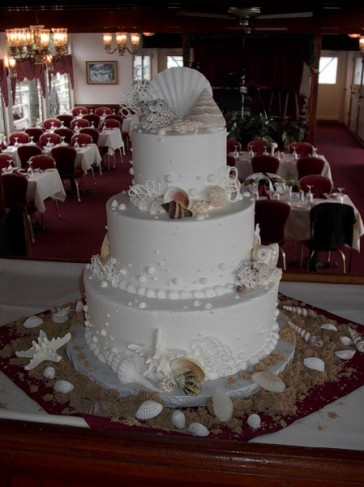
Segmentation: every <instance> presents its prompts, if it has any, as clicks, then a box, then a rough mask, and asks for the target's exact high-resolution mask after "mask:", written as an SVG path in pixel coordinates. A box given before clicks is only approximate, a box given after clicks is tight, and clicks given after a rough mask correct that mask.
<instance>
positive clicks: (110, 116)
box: [104, 113, 125, 127]
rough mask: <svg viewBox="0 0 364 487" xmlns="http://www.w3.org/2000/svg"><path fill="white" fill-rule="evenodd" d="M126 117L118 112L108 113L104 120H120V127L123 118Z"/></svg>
mask: <svg viewBox="0 0 364 487" xmlns="http://www.w3.org/2000/svg"><path fill="white" fill-rule="evenodd" d="M124 118H125V117H122V116H121V115H117V114H116V113H111V114H110V115H106V117H105V118H104V121H106V120H118V122H119V123H120V127H121V126H122V123H123V120H124Z"/></svg>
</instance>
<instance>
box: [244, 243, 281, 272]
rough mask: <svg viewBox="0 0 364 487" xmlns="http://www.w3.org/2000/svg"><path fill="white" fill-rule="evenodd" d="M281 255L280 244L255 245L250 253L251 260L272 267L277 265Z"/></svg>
mask: <svg viewBox="0 0 364 487" xmlns="http://www.w3.org/2000/svg"><path fill="white" fill-rule="evenodd" d="M278 256H279V245H278V244H270V245H255V246H254V247H253V248H252V250H251V254H250V258H251V260H253V261H255V262H261V263H262V264H266V265H267V266H268V267H269V268H270V269H274V267H276V266H277V262H278Z"/></svg>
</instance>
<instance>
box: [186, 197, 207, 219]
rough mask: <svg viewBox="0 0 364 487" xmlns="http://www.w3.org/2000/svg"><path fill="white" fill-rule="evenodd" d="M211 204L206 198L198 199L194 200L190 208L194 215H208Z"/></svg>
mask: <svg viewBox="0 0 364 487" xmlns="http://www.w3.org/2000/svg"><path fill="white" fill-rule="evenodd" d="M209 208H210V205H209V204H208V202H207V201H205V200H198V201H194V202H193V203H192V204H191V206H190V208H189V209H190V210H191V211H192V213H193V214H194V215H207V213H208V212H209Z"/></svg>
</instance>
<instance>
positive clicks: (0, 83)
mask: <svg viewBox="0 0 364 487" xmlns="http://www.w3.org/2000/svg"><path fill="white" fill-rule="evenodd" d="M0 89H1V93H2V96H3V99H4V105H5V106H6V107H7V106H8V105H9V92H8V77H7V69H6V67H5V63H4V60H3V59H0Z"/></svg>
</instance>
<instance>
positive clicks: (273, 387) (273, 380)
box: [252, 370, 286, 392]
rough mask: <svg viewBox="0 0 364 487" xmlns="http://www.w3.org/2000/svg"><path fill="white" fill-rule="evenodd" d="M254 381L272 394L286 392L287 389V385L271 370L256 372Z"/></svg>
mask: <svg viewBox="0 0 364 487" xmlns="http://www.w3.org/2000/svg"><path fill="white" fill-rule="evenodd" d="M252 379H253V381H254V382H255V383H256V384H258V385H259V386H260V387H262V388H263V389H266V390H267V391H270V392H284V391H285V389H286V384H285V383H284V382H283V381H282V380H281V379H280V378H279V377H278V376H277V375H275V374H273V372H271V371H270V370H264V371H263V372H255V374H253V375H252Z"/></svg>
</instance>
